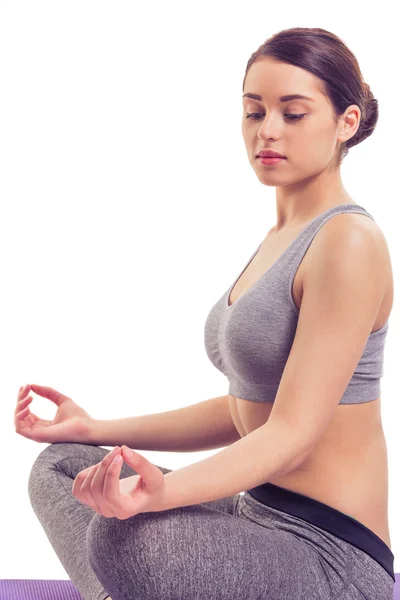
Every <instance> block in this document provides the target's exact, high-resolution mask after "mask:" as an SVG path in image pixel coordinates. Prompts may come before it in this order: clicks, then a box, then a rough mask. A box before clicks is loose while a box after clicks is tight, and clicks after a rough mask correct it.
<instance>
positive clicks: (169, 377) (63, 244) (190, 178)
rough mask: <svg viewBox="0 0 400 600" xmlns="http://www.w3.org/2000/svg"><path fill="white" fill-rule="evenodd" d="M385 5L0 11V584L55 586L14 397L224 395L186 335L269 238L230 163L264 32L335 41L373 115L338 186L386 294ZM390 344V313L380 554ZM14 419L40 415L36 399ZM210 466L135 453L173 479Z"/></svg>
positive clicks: (58, 568) (137, 400)
mask: <svg viewBox="0 0 400 600" xmlns="http://www.w3.org/2000/svg"><path fill="white" fill-rule="evenodd" d="M291 4H293V6H291ZM271 6H273V9H271ZM387 7H388V8H387V10H386V9H385V6H384V3H382V2H381V3H379V6H378V7H377V9H378V10H374V11H372V12H370V13H368V12H364V5H363V3H361V2H360V3H359V4H358V5H357V4H354V3H346V4H344V3H343V6H340V4H339V5H337V4H335V7H334V9H333V10H332V11H329V12H328V11H325V8H324V7H322V6H321V5H320V4H313V3H309V5H308V6H304V4H303V5H301V4H298V3H295V2H289V4H288V5H285V7H284V8H283V7H282V9H281V8H280V5H279V3H273V4H272V5H271V3H267V2H256V1H254V0H253V2H252V3H251V4H249V3H247V2H244V1H242V2H236V3H232V2H230V3H225V2H222V3H218V2H217V3H214V2H213V3H211V2H209V3H207V2H201V3H199V4H195V3H192V2H183V1H180V2H171V1H170V2H162V1H158V2H154V1H153V2H150V3H146V2H133V1H131V2H128V1H126V0H120V1H119V2H104V1H102V0H96V1H94V0H69V1H68V2H54V0H47V1H44V0H41V1H32V0H29V1H28V0H12V1H11V0H3V2H1V3H0V82H1V92H0V115H1V116H0V119H1V121H0V123H1V132H0V164H1V176H0V202H1V218H0V250H1V311H0V315H1V322H0V339H1V344H0V352H1V356H0V361H1V362H0V365H1V367H0V368H1V402H0V411H1V412H0V427H1V431H0V433H1V440H2V450H3V456H2V469H1V472H2V478H1V512H0V530H1V532H2V540H3V542H2V547H3V550H4V553H3V554H2V556H3V558H2V561H1V565H0V569H1V574H0V577H1V578H3V579H11V578H26V579H42V578H43V579H45V578H48V579H67V578H68V576H67V574H66V572H65V571H64V569H63V567H62V565H61V564H60V562H59V560H58V558H57V556H56V555H55V553H54V551H53V549H52V547H51V546H50V543H49V542H48V540H47V537H46V536H45V534H44V531H43V530H42V528H41V526H40V524H39V522H38V521H37V519H36V517H35V514H34V512H33V510H32V508H31V505H30V502H29V497H28V492H27V480H28V475H29V472H30V469H31V466H32V464H33V462H34V460H35V458H36V456H37V455H38V454H39V452H40V451H41V450H43V448H45V447H46V444H38V443H36V442H34V441H31V440H28V439H26V438H23V437H22V436H20V435H17V434H16V433H15V430H14V424H13V416H14V409H15V403H16V397H17V393H18V390H19V387H20V386H21V385H23V384H25V383H37V384H41V385H48V386H51V387H54V388H55V389H57V390H59V391H61V392H63V393H65V394H67V395H68V396H71V397H72V398H73V399H74V400H75V401H76V402H78V403H79V404H80V405H81V406H83V407H84V408H85V409H86V410H87V411H88V412H89V413H90V414H91V415H92V416H93V417H96V418H102V419H108V418H110V419H112V418H120V417H129V416H136V415H141V414H149V413H153V412H154V413H156V412H161V411H165V410H170V409H175V408H179V407H183V406H187V405H189V404H194V403H196V402H200V401H202V400H205V399H208V398H212V397H216V396H219V395H224V394H227V393H228V382H227V380H226V379H225V377H224V376H223V375H222V373H220V372H219V371H217V370H216V369H215V368H214V367H213V365H212V364H211V363H210V361H209V360H208V358H207V355H206V352H205V348H204V338H203V328H204V323H205V319H206V317H207V315H208V312H209V310H210V308H211V307H212V305H213V304H214V303H215V302H216V300H217V299H218V298H219V297H220V296H221V295H222V293H223V292H224V291H225V290H226V289H227V287H228V286H229V285H230V284H231V283H232V282H233V280H234V278H235V277H236V276H237V275H238V273H239V271H240V270H241V269H242V268H243V266H244V264H245V262H246V261H247V260H248V258H249V257H250V255H251V254H252V252H253V251H254V250H255V248H256V247H257V245H258V244H259V243H260V242H261V240H262V239H263V237H264V236H265V235H266V233H267V231H268V230H269V229H270V228H271V227H272V226H273V225H274V224H275V217H276V204H275V188H274V187H267V186H264V185H262V184H260V182H259V181H258V179H257V177H256V175H255V173H254V171H253V169H252V167H251V165H250V163H249V162H248V159H247V154H246V151H245V146H244V142H243V139H242V134H241V118H242V103H241V96H242V81H243V77H244V73H245V67H246V64H247V61H248V59H249V58H250V55H251V53H252V52H253V51H254V50H256V48H258V46H259V45H260V44H261V43H262V42H263V41H265V40H266V39H267V38H268V37H269V36H271V35H272V34H273V33H276V32H277V31H279V30H281V29H286V28H290V27H295V26H303V27H322V28H325V29H328V30H330V31H332V32H333V33H335V34H336V35H339V36H340V37H341V38H342V39H343V40H344V42H345V43H346V44H347V45H348V46H349V47H350V49H351V50H352V51H353V52H354V53H355V55H356V57H357V59H358V61H359V64H360V67H361V71H362V73H363V76H364V78H365V80H366V81H367V82H368V83H369V84H370V86H371V89H372V92H373V93H374V95H375V96H376V97H377V98H378V100H379V108H380V117H379V122H378V125H377V128H376V130H375V132H374V133H373V135H372V137H370V138H369V139H367V140H366V141H365V142H363V143H362V144H361V145H359V146H357V147H355V148H352V149H351V150H350V152H349V155H348V156H347V158H346V159H345V161H344V164H343V166H342V177H343V181H344V185H345V187H346V189H347V191H348V192H349V193H350V194H351V196H352V198H353V199H354V200H355V201H356V202H357V203H359V204H361V205H362V206H364V207H365V208H366V209H367V210H368V211H369V212H370V213H371V214H372V215H373V216H374V218H375V220H376V221H377V223H378V224H379V226H380V227H381V229H382V231H383V232H384V234H385V237H386V240H387V242H388V245H389V249H390V253H391V259H392V266H393V274H394V279H395V285H396V281H397V280H398V278H399V276H400V264H399V259H400V251H399V245H398V244H399V235H398V220H397V219H396V218H395V216H396V210H397V208H398V206H397V205H398V185H397V184H398V140H399V133H400V131H399V121H398V119H397V114H398V111H399V106H398V100H397V99H396V96H397V95H398V94H399V83H398V78H397V77H396V76H395V75H394V74H395V72H396V70H397V66H398V58H399V51H398V39H397V38H398V36H397V29H395V28H397V22H396V21H395V19H393V18H391V15H390V8H389V4H387ZM321 11H324V13H322V12H321ZM399 336H400V323H399V315H398V304H397V302H396V301H395V302H394V306H393V310H392V313H391V316H390V327H389V332H388V337H387V342H386V349H385V373H384V377H383V378H382V384H381V385H382V419H383V425H384V430H385V434H386V440H387V448H388V455H389V494H390V496H389V521H390V532H391V541H392V551H393V553H394V554H395V556H396V554H397V553H400V512H399V511H398V509H397V508H396V507H398V506H399V501H400V488H399V478H398V468H399V463H398V458H397V457H398V456H399V450H400V447H399V435H398V432H399V422H398V421H399V384H398V368H397V366H398V365H397V360H398V340H399ZM31 410H32V411H33V412H35V413H36V414H38V415H39V416H41V417H43V418H50V419H51V418H53V416H54V414H55V407H54V405H52V404H51V403H50V401H48V400H45V399H43V398H40V397H39V396H35V399H34V401H33V403H32V404H31ZM216 451H218V450H215V451H210V452H199V453H184V454H181V453H158V452H150V451H141V453H142V454H143V455H144V456H146V457H147V458H148V459H149V460H151V461H152V462H153V463H155V464H159V465H163V466H166V467H168V468H170V469H175V468H179V467H181V466H184V465H187V464H190V463H193V462H197V461H198V460H201V459H202V458H206V457H207V456H209V455H211V454H213V453H214V452H216ZM366 501H368V499H366ZM399 570H400V564H399V563H398V561H397V559H396V560H395V571H399Z"/></svg>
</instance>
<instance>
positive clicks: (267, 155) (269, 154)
mask: <svg viewBox="0 0 400 600" xmlns="http://www.w3.org/2000/svg"><path fill="white" fill-rule="evenodd" d="M257 158H286V156H283V154H279V152H271V151H270V150H261V152H259V153H258V154H257Z"/></svg>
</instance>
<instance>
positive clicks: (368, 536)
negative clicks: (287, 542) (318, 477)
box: [248, 482, 395, 581]
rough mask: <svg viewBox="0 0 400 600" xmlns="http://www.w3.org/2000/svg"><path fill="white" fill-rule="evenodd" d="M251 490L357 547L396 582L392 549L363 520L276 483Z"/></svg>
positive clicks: (255, 496) (279, 507)
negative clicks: (361, 521)
mask: <svg viewBox="0 0 400 600" xmlns="http://www.w3.org/2000/svg"><path fill="white" fill-rule="evenodd" d="M248 493H249V494H250V495H251V496H253V497H254V498H255V499H256V500H258V501H259V502H261V503H262V504H266V505H267V506H271V507H272V508H276V509H277V510H281V511H283V512H286V513H289V514H291V515H294V516H296V517H300V519H304V521H308V523H312V524H313V525H316V526H317V527H320V528H321V529H324V530H325V531H328V532H329V533H332V534H333V535H335V536H336V537H339V538H341V539H343V540H345V541H346V542H349V543H350V544H353V546H357V548H359V549H360V550H363V551H364V552H366V553H367V554H369V555H370V556H371V557H372V558H373V559H374V560H376V561H377V562H378V563H379V564H380V565H381V566H382V567H383V568H384V569H386V571H387V572H388V573H389V575H390V576H391V577H392V578H393V581H395V574H394V564H393V563H394V555H393V553H392V551H391V550H390V548H389V546H388V545H387V544H385V542H384V541H383V540H382V539H381V538H380V537H378V536H377V535H376V534H375V533H374V532H373V531H372V530H371V529H368V527H365V525H363V524H362V523H360V521H357V520H356V519H354V518H353V517H350V516H349V515H346V514H345V513H342V512H341V511H340V510H337V509H336V508H333V507H332V506H328V504H324V503H323V502H319V500H315V499H314V498H309V497H308V496H304V495H303V494H299V493H297V492H293V491H292V490H286V489H285V488H282V487H279V486H277V485H274V484H273V483H269V482H268V483H263V484H262V485H259V486H257V487H254V488H251V489H250V490H248Z"/></svg>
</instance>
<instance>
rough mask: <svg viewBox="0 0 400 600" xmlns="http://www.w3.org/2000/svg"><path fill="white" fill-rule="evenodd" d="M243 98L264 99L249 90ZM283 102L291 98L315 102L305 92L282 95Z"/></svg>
mask: <svg viewBox="0 0 400 600" xmlns="http://www.w3.org/2000/svg"><path fill="white" fill-rule="evenodd" d="M242 97H243V98H253V100H262V98H261V96H259V95H258V94H252V93H251V92H247V94H243V96H242ZM279 100H280V101H281V102H289V100H311V102H315V100H314V99H313V98H310V97H309V96H304V95H303V94H288V95H287V96H281V97H280V98H279Z"/></svg>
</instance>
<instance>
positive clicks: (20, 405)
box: [14, 396, 32, 415]
mask: <svg viewBox="0 0 400 600" xmlns="http://www.w3.org/2000/svg"><path fill="white" fill-rule="evenodd" d="M30 402H32V396H27V397H26V398H22V400H19V401H18V402H17V406H16V407H15V411H14V414H15V415H16V414H17V413H19V412H20V411H21V410H22V409H23V408H25V407H26V406H28V404H29V403H30Z"/></svg>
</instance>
